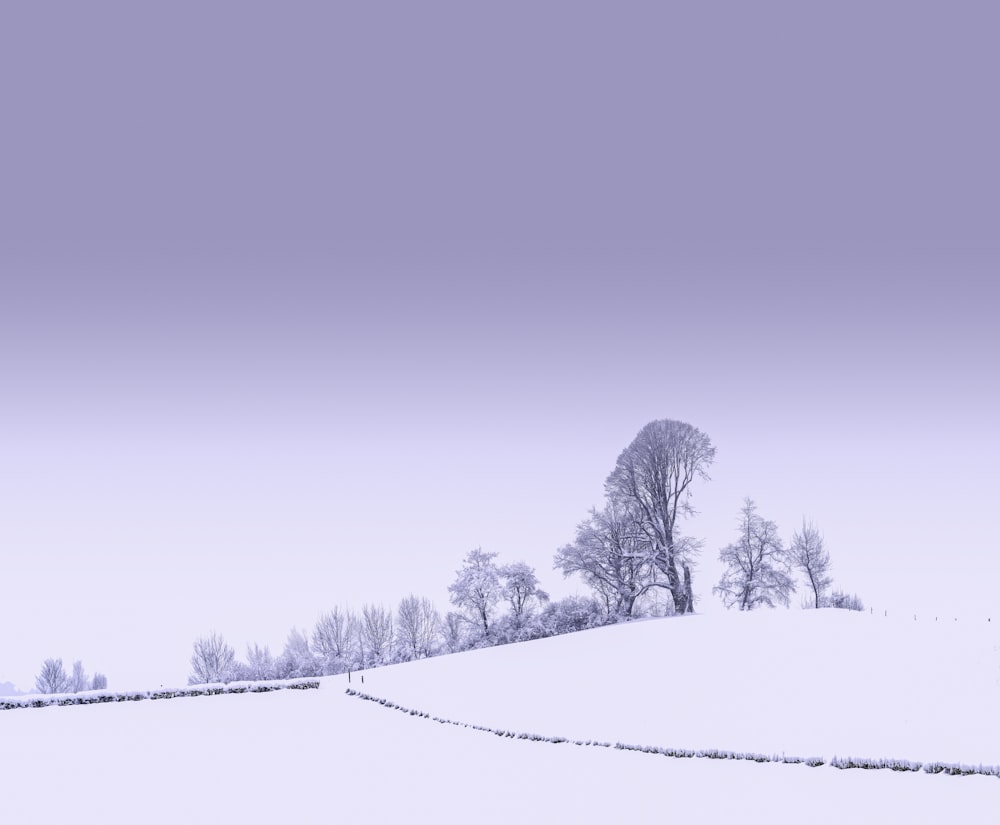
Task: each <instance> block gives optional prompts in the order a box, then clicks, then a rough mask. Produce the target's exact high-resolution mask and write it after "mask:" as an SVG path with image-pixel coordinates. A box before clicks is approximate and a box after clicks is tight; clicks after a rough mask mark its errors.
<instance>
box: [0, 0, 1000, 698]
mask: <svg viewBox="0 0 1000 825" xmlns="http://www.w3.org/2000/svg"><path fill="white" fill-rule="evenodd" d="M0 14H2V18H0V32H2V34H0V76H2V77H4V78H5V80H4V82H3V86H2V87H0V94H2V99H3V105H4V110H5V116H4V120H5V129H4V136H3V138H2V141H3V152H2V154H0V180H2V181H3V183H2V186H0V559H2V568H0V569H2V572H0V682H2V681H6V680H10V681H13V682H14V683H15V684H16V685H18V686H19V687H20V688H21V689H22V690H24V689H28V688H30V687H31V686H32V684H33V680H34V676H35V674H37V672H38V669H39V667H40V665H41V662H42V660H43V659H45V658H49V657H62V658H63V659H64V661H65V662H66V663H67V666H68V665H69V663H71V662H72V661H74V660H76V659H82V660H83V661H84V664H85V666H86V667H87V669H88V671H89V672H93V671H95V670H96V671H100V672H103V673H105V674H107V676H108V679H109V686H110V687H113V688H123V689H124V688H132V687H147V686H155V685H158V684H165V683H170V684H177V683H182V682H184V681H185V680H186V677H187V675H188V672H189V667H188V659H189V657H190V652H191V644H192V642H193V641H194V640H195V638H197V637H198V636H201V635H206V634H207V633H209V632H211V631H213V630H215V631H218V632H220V633H222V634H223V635H224V636H225V637H226V638H227V639H228V640H229V641H230V642H231V643H233V644H234V646H236V648H237V650H238V651H240V652H242V650H243V648H244V647H245V645H246V644H247V643H248V642H258V643H260V644H269V645H270V646H271V649H272V651H274V652H275V653H277V652H279V651H280V648H281V646H282V644H283V641H284V638H285V636H286V635H287V633H288V630H289V629H290V628H291V627H293V626H296V627H300V628H308V627H310V626H311V625H312V624H313V623H314V622H315V620H316V618H318V616H319V614H320V613H322V612H323V611H326V610H329V609H331V608H332V607H333V606H335V605H349V606H353V607H354V608H355V609H357V608H360V606H361V605H362V604H363V603H365V602H384V603H386V604H394V603H395V602H397V601H398V600H399V598H401V597H402V596H405V595H407V594H408V593H410V592H413V593H415V594H418V595H426V596H428V597H430V598H431V599H432V600H433V601H435V602H436V603H437V604H438V606H439V608H440V609H442V610H444V609H446V608H447V607H448V603H447V596H448V593H447V585H448V584H449V583H450V582H451V581H452V580H453V578H454V574H455V570H456V569H457V568H458V567H459V566H460V564H461V560H462V557H463V556H464V555H465V554H466V553H467V552H468V551H469V550H471V549H473V548H475V547H479V546H481V547H482V548H483V549H484V550H487V551H490V552H497V553H499V554H500V556H499V558H500V560H503V561H514V560H524V561H526V562H528V563H529V564H531V565H532V566H533V567H535V568H536V570H537V572H538V574H539V576H540V578H541V579H542V584H543V586H545V587H546V589H548V590H549V591H550V593H552V594H553V595H556V596H561V595H566V594H570V593H574V592H580V593H583V592H585V588H584V587H583V585H582V584H579V583H577V582H574V581H572V580H570V581H563V580H562V578H561V574H558V573H556V572H555V571H553V570H552V569H551V568H552V556H553V554H554V553H555V551H556V550H557V549H558V547H560V546H561V545H563V544H565V543H567V542H569V541H570V540H572V538H573V533H574V528H575V526H576V524H577V523H578V522H579V521H580V520H582V519H583V518H584V517H585V515H586V513H587V510H588V509H589V508H590V507H591V506H595V505H600V504H601V501H602V497H603V483H604V480H605V478H606V477H607V474H608V473H609V472H610V470H611V468H612V467H613V466H614V462H615V459H616V458H617V456H618V454H619V452H620V451H621V450H622V449H623V448H624V447H625V446H627V444H628V443H629V442H630V441H631V439H632V438H633V437H634V436H635V434H636V433H637V432H638V431H639V429H640V428H641V427H642V426H643V425H644V424H646V423H647V422H648V421H651V420H654V419H658V418H673V419H678V420H681V421H686V422H688V423H690V424H692V425H694V426H696V427H698V428H699V429H701V430H702V431H704V432H705V433H707V434H708V435H709V437H710V438H711V439H712V441H713V443H714V444H715V446H716V448H717V457H716V461H715V464H714V466H713V467H712V469H711V471H710V475H711V481H709V482H706V483H704V484H700V485H699V486H698V487H697V488H696V489H695V490H694V491H693V503H694V505H695V507H696V509H698V511H699V514H698V515H697V516H696V517H695V518H693V519H691V520H689V521H688V522H687V523H686V524H685V525H684V530H685V532H686V533H688V534H689V535H693V536H697V537H699V538H702V539H703V540H704V542H705V545H704V551H703V553H702V556H701V559H700V563H699V567H698V569H697V571H696V573H695V576H696V577H695V593H696V596H698V597H699V599H700V601H699V609H702V610H706V611H710V610H717V609H719V607H718V603H717V602H718V600H717V599H716V598H715V597H713V596H712V594H711V587H712V585H713V584H715V582H716V581H717V580H718V577H719V575H720V573H721V569H720V568H719V566H718V563H717V561H716V556H717V553H718V549H719V548H720V547H722V546H723V545H724V544H726V543H728V542H729V541H731V540H732V537H733V536H734V535H735V534H734V530H733V528H734V525H735V522H736V518H737V516H738V511H739V507H740V504H741V502H742V500H743V498H744V497H745V496H750V497H752V498H753V499H754V500H755V501H756V502H757V504H758V506H759V509H760V512H761V514H762V515H763V516H765V517H766V518H770V519H772V520H774V521H776V522H777V523H778V525H779V527H780V528H781V531H782V535H783V536H784V537H785V538H786V540H787V539H788V538H790V536H791V533H792V532H793V530H794V529H795V528H796V527H797V526H798V525H800V524H801V522H802V519H803V518H804V517H805V518H808V519H811V520H813V521H814V522H815V523H816V524H817V526H818V527H819V528H820V529H821V531H822V532H823V534H824V536H825V538H826V543H827V547H828V549H829V550H830V552H831V555H832V557H833V562H834V575H835V579H836V583H837V585H839V586H842V587H844V588H846V589H848V590H850V591H853V592H857V593H858V595H859V596H861V598H862V599H863V600H864V601H865V602H866V604H869V605H871V606H872V607H873V608H878V607H882V609H884V610H885V609H890V608H891V609H892V610H894V611H904V612H905V611H911V612H916V611H925V610H933V611H935V612H937V611H938V610H940V611H941V612H942V613H948V614H950V615H953V616H962V617H970V618H971V617H982V616H984V615H989V614H990V612H993V613H994V614H995V613H1000V610H997V607H998V605H997V597H996V582H997V581H998V580H1000V561H998V558H997V552H996V543H995V540H994V537H993V533H994V530H993V527H994V524H993V522H994V519H993V518H992V512H991V509H992V506H993V504H994V502H995V500H996V493H997V487H998V485H997V482H996V480H995V467H996V466H997V464H998V459H1000V444H998V436H997V434H996V432H995V429H994V426H993V422H994V421H995V420H996V419H997V402H998V392H997V385H996V379H995V377H994V374H995V368H994V362H995V359H996V353H997V352H998V351H1000V340H998V339H1000V333H998V331H997V326H996V322H995V317H994V316H995V307H996V306H997V297H998V295H997V293H998V291H1000V288H998V287H997V286H996V273H997V270H998V263H1000V233H998V232H997V226H998V220H997V219H998V217H1000V204H998V196H997V193H998V192H1000V163H998V160H997V153H996V150H995V147H996V146H997V145H1000V116H998V115H997V113H996V110H995V107H991V106H989V105H988V101H989V100H991V99H992V96H993V95H992V91H993V90H992V88H991V86H992V83H991V80H992V78H994V77H996V76H997V74H998V70H1000V66H998V65H997V64H998V63H1000V58H998V56H997V54H996V50H995V48H993V44H992V42H991V38H990V32H991V31H995V30H996V29H995V26H996V24H997V23H998V22H1000V21H998V20H997V16H998V12H997V11H996V10H995V9H994V8H993V7H992V6H990V5H989V4H983V3H971V2H969V3H961V2H959V3H955V4H950V5H949V7H948V9H944V8H943V7H941V6H940V5H939V4H927V3H920V2H916V3H914V2H909V3H892V2H866V3H854V2H847V3H840V4H837V5H836V7H835V8H827V9H818V8H813V7H811V6H810V7H809V8H805V7H803V6H802V5H801V4H797V3H774V2H771V3H767V2H765V3H761V4H754V7H753V8H750V7H749V6H746V5H745V4H738V3H721V2H720V3H708V4H706V3H677V4H671V5H670V6H669V7H665V6H664V4H658V3H638V2H637V3H630V2H624V3H615V4H613V5H612V4H598V3H589V2H575V3H556V2H533V3H519V2H511V3H504V4H496V5H495V6H493V7H485V6H483V5H481V4H476V6H475V7H471V6H469V5H468V4H464V3H435V2H431V3H427V4H420V6H419V7H417V6H415V5H412V4H403V3H399V4H390V3H385V4H364V6H363V7H362V6H360V5H354V4H347V3H345V4H319V3H305V2H302V3H284V4H281V6H280V8H279V7H278V6H277V5H275V4H266V3H254V2H249V3H225V2H208V3H204V2H203V3H197V4H194V3H184V2H180V3H174V4H170V6H169V8H166V7H165V8H160V9H151V8H141V9H140V8H137V7H135V6H134V4H128V3H95V4H92V5H88V8H87V9H83V8H81V7H79V6H74V5H72V4H64V6H63V5H61V4H55V5H52V6H45V7H44V8H42V7H39V6H37V4H29V3H24V4H19V3H11V4H6V5H5V6H4V10H3V12H2V13H0ZM793 604H795V606H797V601H796V602H793Z"/></svg>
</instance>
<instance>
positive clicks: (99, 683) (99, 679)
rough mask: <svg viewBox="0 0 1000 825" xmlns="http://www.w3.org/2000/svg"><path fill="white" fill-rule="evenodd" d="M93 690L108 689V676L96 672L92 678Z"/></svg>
mask: <svg viewBox="0 0 1000 825" xmlns="http://www.w3.org/2000/svg"><path fill="white" fill-rule="evenodd" d="M90 689H91V690H107V689H108V677H107V676H105V675H104V674H103V673H95V674H94V678H93V679H91V680H90Z"/></svg>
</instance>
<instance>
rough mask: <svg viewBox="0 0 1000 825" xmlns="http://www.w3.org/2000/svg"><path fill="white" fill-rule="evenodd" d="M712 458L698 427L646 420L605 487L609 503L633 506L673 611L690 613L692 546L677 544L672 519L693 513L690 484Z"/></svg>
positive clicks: (703, 473) (702, 474) (703, 475)
mask: <svg viewBox="0 0 1000 825" xmlns="http://www.w3.org/2000/svg"><path fill="white" fill-rule="evenodd" d="M714 458H715V447H713V446H712V442H711V440H709V438H708V436H707V435H705V434H704V433H703V432H701V431H700V430H698V429H697V428H695V427H692V426H691V425H690V424H685V423H684V422H682V421H672V420H670V419H663V420H659V421H651V422H650V423H649V424H647V425H646V426H645V427H643V428H642V429H641V430H640V431H639V434H638V435H637V436H636V437H635V439H634V440H633V441H632V443H631V444H629V446H628V447H626V448H625V450H624V451H622V454H621V455H620V456H618V461H617V462H616V464H615V468H614V470H612V471H611V475H609V476H608V479H607V481H606V482H605V485H604V486H605V490H606V492H607V495H608V498H609V499H613V500H619V501H625V502H629V503H630V504H631V505H632V506H634V507H635V509H636V512H637V514H638V517H639V523H640V525H641V527H642V529H643V531H644V532H645V533H646V535H647V537H648V538H649V541H650V542H651V543H652V546H653V561H654V563H655V564H656V566H657V567H658V568H659V570H660V571H661V572H662V573H663V574H664V576H665V577H666V579H667V585H668V587H669V589H670V593H671V595H672V597H673V601H674V608H675V610H676V611H677V612H678V613H690V612H693V610H694V596H693V592H692V583H691V554H692V553H693V552H694V550H695V548H696V545H695V544H692V543H681V542H679V541H678V538H679V536H678V523H677V521H678V518H680V517H686V516H689V515H692V514H694V508H693V507H692V506H691V501H690V497H691V490H690V487H691V484H692V483H693V482H694V481H695V479H698V478H701V479H705V480H707V479H708V472H707V471H708V467H709V466H710V465H711V464H712V461H713V459H714Z"/></svg>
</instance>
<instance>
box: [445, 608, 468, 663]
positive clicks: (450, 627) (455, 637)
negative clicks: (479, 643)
mask: <svg viewBox="0 0 1000 825" xmlns="http://www.w3.org/2000/svg"><path fill="white" fill-rule="evenodd" d="M468 623H469V622H468V619H466V617H465V616H463V615H462V614H461V613H455V612H454V611H451V610H449V611H448V612H447V613H446V614H445V617H444V620H443V621H442V622H441V641H442V643H443V644H444V649H445V650H447V651H448V652H449V653H458V652H459V651H460V650H465V649H466V648H468V647H469V639H468V636H467V634H466V629H467V626H468Z"/></svg>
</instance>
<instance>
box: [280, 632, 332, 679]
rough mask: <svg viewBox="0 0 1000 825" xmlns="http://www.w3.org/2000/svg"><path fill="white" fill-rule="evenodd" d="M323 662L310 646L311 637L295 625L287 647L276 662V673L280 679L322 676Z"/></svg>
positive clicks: (289, 635)
mask: <svg viewBox="0 0 1000 825" xmlns="http://www.w3.org/2000/svg"><path fill="white" fill-rule="evenodd" d="M322 672H323V666H322V663H321V662H320V661H319V658H318V657H317V656H316V655H315V654H314V653H313V650H312V648H310V647H309V637H308V636H306V634H305V633H304V632H303V631H301V630H299V629H298V628H297V627H293V628H292V629H291V630H290V631H288V638H287V639H286V640H285V648H284V650H282V651H281V655H280V656H279V657H278V660H277V661H276V662H275V675H276V676H277V677H278V678H279V679H304V678H309V677H312V676H320V675H322Z"/></svg>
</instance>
